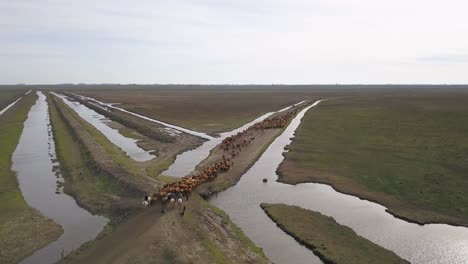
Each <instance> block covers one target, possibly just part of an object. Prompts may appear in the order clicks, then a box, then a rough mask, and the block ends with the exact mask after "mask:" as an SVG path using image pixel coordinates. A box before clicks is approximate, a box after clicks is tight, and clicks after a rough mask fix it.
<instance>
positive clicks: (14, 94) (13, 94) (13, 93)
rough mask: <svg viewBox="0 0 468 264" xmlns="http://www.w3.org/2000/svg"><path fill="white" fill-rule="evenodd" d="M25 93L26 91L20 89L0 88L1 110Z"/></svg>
mask: <svg viewBox="0 0 468 264" xmlns="http://www.w3.org/2000/svg"><path fill="white" fill-rule="evenodd" d="M23 94H24V91H21V90H20V91H18V90H0V110H2V109H3V108H4V107H6V106H7V105H9V104H10V103H13V102H14V101H16V99H18V98H20V97H21V96H22V95H23Z"/></svg>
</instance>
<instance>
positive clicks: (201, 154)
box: [163, 101, 305, 177]
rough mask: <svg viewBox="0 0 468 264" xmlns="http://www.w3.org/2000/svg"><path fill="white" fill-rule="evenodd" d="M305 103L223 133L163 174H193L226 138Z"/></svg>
mask: <svg viewBox="0 0 468 264" xmlns="http://www.w3.org/2000/svg"><path fill="white" fill-rule="evenodd" d="M304 102H305V101H302V102H299V103H297V104H294V105H291V106H288V107H286V108H283V109H281V110H279V111H276V112H269V113H266V114H264V115H262V116H260V117H258V118H256V119H255V120H253V121H251V122H249V123H246V124H244V125H243V126H241V127H239V128H236V129H234V130H232V131H229V132H224V133H221V135H220V136H219V137H217V138H213V139H211V140H208V141H206V142H204V143H203V144H202V145H201V146H200V147H198V148H196V149H193V150H189V151H186V152H184V153H182V154H180V155H177V157H176V160H175V162H174V163H173V164H172V165H171V166H170V167H169V168H168V169H167V170H166V171H165V172H163V174H164V175H170V176H175V177H184V176H185V175H187V174H189V173H191V172H192V171H194V170H195V167H196V166H197V165H198V164H199V163H200V162H202V160H204V159H205V158H207V157H208V156H209V155H210V151H211V150H212V149H213V148H214V147H216V146H217V145H219V144H220V143H221V142H222V141H223V140H224V139H225V138H227V137H230V136H232V135H235V134H237V133H238V132H242V131H244V130H246V129H247V128H249V127H250V126H252V125H253V124H255V123H258V122H261V121H263V120H265V119H266V118H268V117H270V116H271V115H272V114H275V113H280V112H283V111H286V110H288V109H289V108H291V107H293V106H297V105H299V104H302V103H304Z"/></svg>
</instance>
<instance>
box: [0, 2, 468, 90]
mask: <svg viewBox="0 0 468 264" xmlns="http://www.w3.org/2000/svg"><path fill="white" fill-rule="evenodd" d="M467 14H468V1H466V0H464V1H461V0H460V1H455V0H444V1H442V0H439V1H432V0H387V1H383V0H282V1H279V0H233V1H223V0H201V1H196V0H190V1H188V0H187V1H178V0H167V1H158V0H152V1H150V0H138V1H130V0H129V1H123V0H103V1H98V0H79V1H77V0H73V1H65V0H63V1H52V0H50V1H49V0H29V1H23V0H0V62H1V63H0V83H3V84H15V83H30V84H34V83H43V84H49V83H200V84H206V83H211V84H214V83H218V84H222V83H234V84H246V83H255V84H271V83H283V84H288V83H289V84H334V83H348V84H350V83H379V84H381V83H410V84H411V83H468V15H467Z"/></svg>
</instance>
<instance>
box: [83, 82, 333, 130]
mask: <svg viewBox="0 0 468 264" xmlns="http://www.w3.org/2000/svg"><path fill="white" fill-rule="evenodd" d="M78 93H79V94H81V95H85V96H90V97H93V98H96V99H98V100H100V101H104V102H107V103H121V105H120V106H121V107H123V108H125V109H127V110H130V111H133V112H136V113H139V114H143V115H146V116H149V117H152V118H155V119H159V120H162V121H165V122H168V123H171V124H175V125H178V126H182V127H186V128H189V129H193V130H196V131H201V132H207V133H219V132H224V131H229V130H232V129H234V128H237V127H240V126H242V125H243V124H245V123H247V122H249V121H251V120H253V119H255V118H257V117H258V116H261V115H262V114H264V113H267V112H271V111H275V110H279V109H281V108H284V107H286V106H289V105H292V104H294V103H297V102H300V101H302V100H310V99H314V98H317V97H320V96H330V95H332V94H333V91H322V90H313V91H304V90H289V89H281V90H278V89H275V90H236V89H234V90H204V89H197V90H193V89H191V90H137V91H126V90H119V91H79V92H78Z"/></svg>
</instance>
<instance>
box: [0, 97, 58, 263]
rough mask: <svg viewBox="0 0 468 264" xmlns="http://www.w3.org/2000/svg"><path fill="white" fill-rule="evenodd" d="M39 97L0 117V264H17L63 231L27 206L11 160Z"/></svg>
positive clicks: (21, 101) (22, 100)
mask: <svg viewBox="0 0 468 264" xmlns="http://www.w3.org/2000/svg"><path fill="white" fill-rule="evenodd" d="M36 99H37V96H36V95H35V94H32V93H31V94H30V95H28V96H26V97H24V98H23V99H21V100H20V101H19V102H18V103H17V104H16V105H15V106H14V107H12V108H11V109H9V110H8V111H7V112H5V113H4V114H3V115H1V116H0V135H1V136H0V149H1V151H0V212H1V213H0V238H1V239H0V263H16V262H18V261H19V260H21V259H22V258H24V257H26V256H28V255H30V254H31V253H33V252H34V251H35V250H37V249H39V248H41V247H43V246H45V245H47V244H48V243H50V242H52V241H54V240H56V239H57V238H58V237H59V236H60V235H61V233H62V232H63V231H62V228H61V227H60V226H59V225H57V224H56V223H54V222H53V221H51V220H49V219H47V218H45V217H44V216H43V215H42V214H40V213H39V212H38V211H37V210H35V209H32V208H31V207H29V206H28V204H26V202H25V201H24V199H23V196H22V194H21V190H20V189H19V187H18V181H17V179H16V175H15V173H14V172H13V171H12V170H11V157H12V154H13V152H14V151H15V149H16V145H17V144H18V142H19V139H20V137H21V132H22V131H23V123H24V121H25V120H26V118H27V115H28V112H29V110H30V108H31V106H32V105H33V104H34V102H35V100H36Z"/></svg>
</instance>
